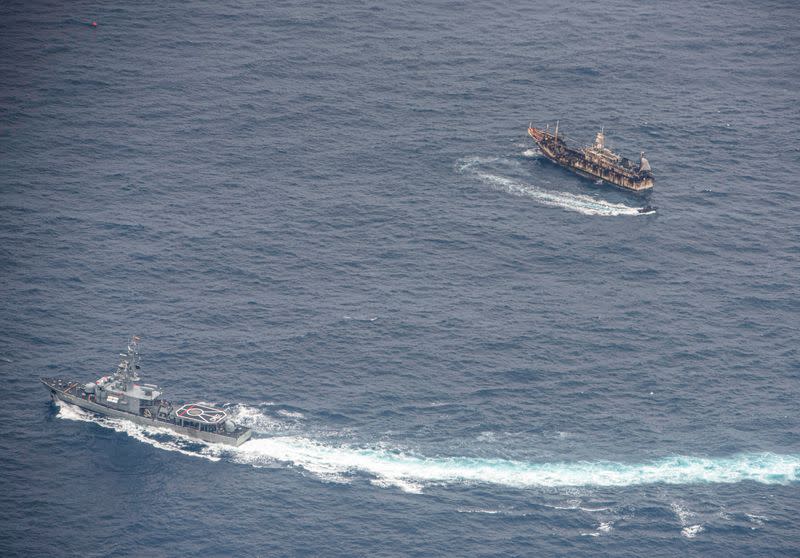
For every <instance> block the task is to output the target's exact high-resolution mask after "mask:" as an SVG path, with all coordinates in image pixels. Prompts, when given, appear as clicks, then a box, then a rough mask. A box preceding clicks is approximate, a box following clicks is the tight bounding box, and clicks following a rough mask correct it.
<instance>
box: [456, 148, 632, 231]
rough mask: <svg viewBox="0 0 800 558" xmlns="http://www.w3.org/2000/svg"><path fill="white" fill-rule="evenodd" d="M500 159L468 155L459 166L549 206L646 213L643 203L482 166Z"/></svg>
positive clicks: (590, 211) (608, 212) (586, 211)
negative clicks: (544, 184)
mask: <svg viewBox="0 0 800 558" xmlns="http://www.w3.org/2000/svg"><path fill="white" fill-rule="evenodd" d="M525 153H528V152H525ZM526 156H530V155H526ZM497 160H498V159H497V158H486V157H468V158H465V159H462V160H461V161H459V163H458V164H457V165H456V168H457V169H458V171H459V172H465V173H469V174H471V175H473V176H475V177H477V178H478V179H479V180H481V182H483V183H484V184H487V185H489V186H491V187H492V188H495V189H497V190H500V191H503V192H506V193H509V194H512V195H514V196H520V197H526V198H530V199H533V200H535V201H537V202H538V203H540V204H542V205H546V206H549V207H559V208H561V209H566V210H568V211H575V212H577V213H582V214H583V215H600V216H605V217H613V216H618V215H631V216H637V215H643V213H641V212H640V210H641V209H643V208H641V207H631V206H628V205H625V204H622V203H611V202H607V201H604V200H600V199H596V198H593V197H591V196H587V195H583V194H571V193H569V192H559V191H554V190H545V189H543V188H539V187H537V186H534V185H532V184H526V183H524V182H521V181H518V180H514V179H511V178H508V177H505V176H501V175H499V174H493V173H490V172H487V171H486V170H483V169H482V168H481V167H482V166H483V165H486V164H490V163H493V162H496V161H497Z"/></svg>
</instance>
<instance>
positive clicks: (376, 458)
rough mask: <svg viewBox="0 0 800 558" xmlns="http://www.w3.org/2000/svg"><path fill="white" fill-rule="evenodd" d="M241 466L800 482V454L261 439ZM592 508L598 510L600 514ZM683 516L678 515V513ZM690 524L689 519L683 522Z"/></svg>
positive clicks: (591, 481) (560, 481) (441, 479)
mask: <svg viewBox="0 0 800 558" xmlns="http://www.w3.org/2000/svg"><path fill="white" fill-rule="evenodd" d="M232 455H234V458H235V459H236V460H237V461H239V462H241V463H250V464H255V465H258V464H264V463H267V462H273V461H279V462H285V463H290V464H291V465H293V466H296V467H301V468H303V469H305V470H307V471H309V472H311V473H314V474H319V475H331V474H338V475H352V474H354V473H363V474H368V475H371V476H373V477H374V478H376V479H378V480H379V482H380V483H382V485H384V486H398V487H400V488H404V487H407V485H408V483H411V484H412V485H413V487H414V488H413V491H416V490H417V487H418V486H420V485H422V486H430V485H451V484H497V485H503V486H508V487H515V488H532V487H566V486H631V485H640V484H653V483H664V484H697V483H732V482H742V481H745V480H751V481H756V482H763V483H768V484H769V483H788V482H795V481H797V480H798V468H800V457H798V456H780V455H774V454H767V453H765V454H749V455H741V456H736V457H730V458H718V459H714V458H704V457H670V458H665V459H662V460H659V461H653V462H650V463H643V464H626V463H613V462H602V461H598V462H573V463H526V462H520V461H508V460H502V459H477V458H462V457H441V458H426V457H420V456H416V455H409V454H406V453H402V452H397V451H388V450H385V449H370V448H358V447H351V446H347V445H338V446H335V445H327V444H323V443H320V442H318V441H315V440H311V439H308V438H304V437H300V436H283V437H272V438H259V439H255V440H250V441H248V442H245V443H244V444H243V445H242V446H240V447H239V448H235V449H234V450H232ZM591 511H598V510H595V509H592V510H591ZM676 513H677V512H676ZM682 523H683V524H685V522H682Z"/></svg>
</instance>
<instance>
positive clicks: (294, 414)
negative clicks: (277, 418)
mask: <svg viewBox="0 0 800 558" xmlns="http://www.w3.org/2000/svg"><path fill="white" fill-rule="evenodd" d="M278 414H279V415H281V416H282V417H286V418H293V419H301V418H305V415H304V414H303V413H301V412H299V411H287V410H286V409H279V410H278Z"/></svg>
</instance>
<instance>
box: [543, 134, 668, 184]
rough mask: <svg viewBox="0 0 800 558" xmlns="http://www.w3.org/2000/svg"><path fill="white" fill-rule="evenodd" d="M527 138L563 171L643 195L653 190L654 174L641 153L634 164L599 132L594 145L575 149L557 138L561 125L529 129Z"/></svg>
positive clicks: (562, 139)
mask: <svg viewBox="0 0 800 558" xmlns="http://www.w3.org/2000/svg"><path fill="white" fill-rule="evenodd" d="M528 135H529V136H531V137H532V138H533V141H535V142H536V145H538V146H539V149H540V150H541V152H542V153H544V156H545V157H547V158H548V159H550V160H551V161H553V162H554V163H556V164H557V165H561V166H562V167H564V168H567V169H569V170H571V171H573V172H575V173H577V174H580V175H582V176H585V177H587V178H591V179H594V180H596V179H600V180H602V181H603V182H607V183H609V184H613V185H614V186H619V187H620V188H625V189H626V190H633V191H635V192H641V191H644V190H649V189H651V188H652V187H653V171H652V170H651V169H650V163H649V162H648V161H647V159H645V157H644V151H642V153H641V155H640V157H639V162H638V163H637V162H635V161H631V160H630V159H626V158H625V157H622V156H621V155H619V154H618V153H614V152H613V151H611V150H610V149H608V148H607V147H606V146H605V139H606V137H605V134H604V133H603V131H602V130H601V131H600V132H598V133H597V137H596V138H595V140H594V144H592V145H589V146H586V147H583V148H581V149H574V148H572V147H569V146H568V145H567V144H566V142H565V141H564V138H563V137H561V138H560V137H558V122H556V127H555V132H551V131H550V126H549V125H548V126H547V127H546V128H545V129H544V130H542V129H540V128H535V127H534V126H533V124H532V123H531V124H530V125H529V126H528Z"/></svg>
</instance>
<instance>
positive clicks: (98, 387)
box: [41, 336, 252, 446]
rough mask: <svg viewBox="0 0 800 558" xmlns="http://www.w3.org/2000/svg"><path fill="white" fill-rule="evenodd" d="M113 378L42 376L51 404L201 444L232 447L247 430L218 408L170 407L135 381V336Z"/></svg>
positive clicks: (158, 393) (157, 391)
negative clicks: (84, 380)
mask: <svg viewBox="0 0 800 558" xmlns="http://www.w3.org/2000/svg"><path fill="white" fill-rule="evenodd" d="M120 357H121V360H120V363H119V365H118V366H117V370H116V371H115V372H114V373H113V374H109V375H107V376H103V377H102V378H100V379H98V380H95V381H94V382H89V383H88V384H82V383H80V382H78V381H76V380H71V379H66V378H42V379H41V380H42V383H43V384H44V385H45V387H47V389H48V390H49V391H50V397H52V399H53V401H59V400H60V401H64V402H66V403H70V404H72V405H77V406H78V407H80V408H81V409H85V410H87V411H89V412H92V413H97V414H99V415H105V416H108V417H114V418H120V419H125V420H129V421H131V422H135V423H136V424H140V425H142V426H150V427H156V428H167V429H169V430H172V431H174V432H177V433H178V434H183V435H184V436H189V437H191V438H197V439H199V440H203V441H205V442H212V443H217V444H228V445H231V446H238V445H241V444H242V443H244V442H245V441H247V440H248V439H249V438H250V436H251V434H252V431H251V430H250V429H249V428H247V427H245V426H242V425H241V424H236V423H234V422H233V420H231V419H230V417H229V416H228V413H227V412H226V411H225V410H224V409H219V408H217V407H214V406H212V405H209V404H208V403H184V402H180V403H176V402H173V401H168V400H167V399H165V398H164V397H163V391H162V390H161V388H159V387H158V386H156V385H154V384H145V383H141V382H140V378H139V368H140V366H139V338H138V337H135V336H134V337H133V338H132V339H131V341H130V343H128V351H127V352H126V353H120Z"/></svg>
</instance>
